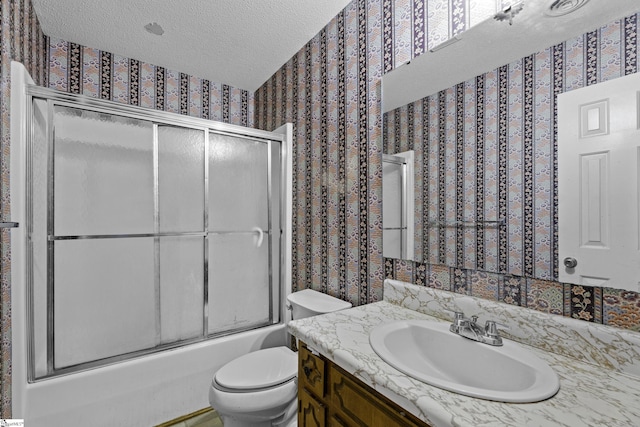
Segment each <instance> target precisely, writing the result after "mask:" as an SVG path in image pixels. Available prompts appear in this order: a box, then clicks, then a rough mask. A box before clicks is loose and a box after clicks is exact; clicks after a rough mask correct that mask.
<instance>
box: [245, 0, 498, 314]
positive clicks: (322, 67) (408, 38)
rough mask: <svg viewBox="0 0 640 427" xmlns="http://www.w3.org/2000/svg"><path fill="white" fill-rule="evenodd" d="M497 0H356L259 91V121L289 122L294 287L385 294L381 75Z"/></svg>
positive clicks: (360, 295) (374, 296) (359, 296)
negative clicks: (291, 165)
mask: <svg viewBox="0 0 640 427" xmlns="http://www.w3.org/2000/svg"><path fill="white" fill-rule="evenodd" d="M501 3H502V2H501V1H486V0H484V1H482V0H431V1H428V2H427V1H423V0H415V1H410V0H395V1H394V0H354V1H352V2H351V3H350V4H349V5H348V6H347V7H346V8H345V9H344V10H343V11H342V12H341V13H339V14H338V15H337V16H336V17H335V18H334V19H333V20H331V22H329V24H328V25H327V26H326V27H325V28H324V29H323V30H322V31H320V32H319V33H318V34H317V35H316V36H315V37H314V38H313V39H312V40H310V41H309V42H308V43H307V44H306V45H305V46H304V47H303V48H302V49H300V51H299V52H298V53H297V54H296V55H294V56H293V57H292V58H291V59H290V60H289V61H288V62H287V63H286V64H285V65H283V66H282V68H280V70H278V71H277V72H276V73H275V74H274V75H273V76H272V77H271V78H270V79H269V80H267V82H265V84H264V85H263V86H262V87H261V88H260V89H258V90H257V91H256V94H255V101H256V110H255V111H256V119H255V123H256V126H257V127H259V128H261V129H266V130H271V129H274V128H276V127H278V126H280V125H281V124H282V123H285V122H293V124H294V129H295V130H294V159H293V161H294V189H295V190H294V200H293V203H294V213H295V215H294V227H293V229H294V230H295V232H294V236H293V247H294V251H293V257H294V259H293V265H294V268H293V277H294V287H295V288H298V289H303V288H307V287H312V288H314V289H319V290H322V291H324V292H328V293H330V294H332V295H337V296H339V297H341V298H344V299H347V300H349V301H351V302H352V303H353V304H356V305H358V304H365V303H368V302H373V301H378V300H380V299H382V281H383V279H384V265H383V259H382V223H381V195H382V169H381V160H380V159H381V157H380V154H381V153H382V144H381V135H382V133H381V131H382V121H381V109H380V101H379V100H380V81H381V77H382V75H383V73H384V72H386V71H389V70H391V69H393V68H394V67H395V66H396V65H400V64H402V63H403V62H405V61H407V60H409V59H411V58H413V57H415V56H417V55H419V54H421V53H423V52H425V51H426V50H427V49H429V48H431V47H433V46H435V45H436V44H439V43H441V42H443V41H445V40H447V39H448V38H450V37H451V36H453V35H455V34H457V33H459V32H461V31H464V30H465V29H466V28H469V26H470V25H473V24H475V23H477V22H479V21H481V20H483V19H485V18H487V17H489V16H491V15H492V14H493V13H495V11H496V8H497V7H499V6H500V5H501Z"/></svg>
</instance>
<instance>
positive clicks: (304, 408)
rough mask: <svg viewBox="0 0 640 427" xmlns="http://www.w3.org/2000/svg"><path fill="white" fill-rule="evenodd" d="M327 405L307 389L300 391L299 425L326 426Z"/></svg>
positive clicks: (309, 426) (303, 426)
mask: <svg viewBox="0 0 640 427" xmlns="http://www.w3.org/2000/svg"><path fill="white" fill-rule="evenodd" d="M325 415H326V408H325V406H324V405H323V404H322V403H320V402H318V401H317V400H316V399H315V398H314V397H313V396H312V395H311V394H310V393H309V392H308V391H307V390H304V389H300V390H299V392H298V426H300V427H325V426H326V424H325Z"/></svg>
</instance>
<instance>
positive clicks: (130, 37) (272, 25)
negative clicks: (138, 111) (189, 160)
mask: <svg viewBox="0 0 640 427" xmlns="http://www.w3.org/2000/svg"><path fill="white" fill-rule="evenodd" d="M32 1H33V5H34V8H35V10H36V14H37V15H38V19H39V20H40V25H41V26H42V30H43V31H44V33H45V34H46V35H48V36H50V37H55V38H61V39H63V40H66V41H69V42H74V43H79V44H81V45H84V46H89V47H92V48H96V49H100V50H105V51H108V52H112V53H114V54H117V55H122V56H125V57H128V58H135V59H138V60H141V61H144V62H148V63H151V64H155V65H160V66H163V67H166V68H169V69H172V70H176V71H180V72H184V73H187V74H191V75H193V76H198V77H202V78H206V79H209V80H211V81H213V82H218V83H224V84H228V85H231V86H234V87H237V88H241V89H246V90H249V91H254V90H256V89H257V88H259V87H260V86H261V85H262V83H264V82H265V81H266V80H267V79H268V78H269V77H271V75H272V74H273V73H275V72H276V71H277V70H278V69H279V68H280V67H281V66H282V65H283V64H284V63H286V62H287V61H288V60H289V59H290V58H291V57H292V56H293V55H294V54H295V53H296V52H297V51H298V50H300V48H302V47H303V46H304V45H305V44H306V43H307V42H308V41H309V40H311V38H313V37H314V36H315V35H316V34H317V33H318V32H319V31H320V30H321V29H322V28H323V27H324V26H325V25H326V24H327V23H328V22H329V21H330V20H331V19H333V17H334V16H336V15H337V14H338V12H340V11H341V10H342V9H343V8H344V7H345V6H346V5H347V4H349V0H109V1H95V0H94V1H91V0H90V1H87V0H32ZM151 22H157V23H158V24H159V25H161V26H162V28H163V29H164V34H163V35H162V36H156V35H153V34H150V33H148V32H147V31H146V30H145V29H144V26H145V25H146V24H148V23H151Z"/></svg>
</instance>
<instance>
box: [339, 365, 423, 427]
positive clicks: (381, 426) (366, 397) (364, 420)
mask: <svg viewBox="0 0 640 427" xmlns="http://www.w3.org/2000/svg"><path fill="white" fill-rule="evenodd" d="M327 395H328V396H327V400H328V403H329V405H330V406H331V408H332V409H333V410H335V411H336V412H339V413H340V417H341V418H342V419H344V420H348V422H349V424H352V423H353V424H354V425H358V426H366V427H395V426H398V427H415V426H424V425H425V424H423V423H421V422H418V423H415V422H413V420H412V419H411V418H410V417H409V415H408V414H406V413H405V412H404V411H402V410H400V409H399V408H397V407H395V406H394V405H393V404H390V403H388V402H386V401H385V400H383V399H384V398H383V397H382V396H377V395H376V394H374V393H372V392H371V391H369V390H368V387H367V386H365V385H363V384H360V383H358V382H357V380H355V378H353V379H352V378H350V377H349V376H348V374H344V373H343V372H341V371H340V370H339V369H337V368H336V367H335V366H334V365H330V367H329V380H328V391H327Z"/></svg>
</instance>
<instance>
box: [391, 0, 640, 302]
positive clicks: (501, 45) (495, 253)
mask: <svg viewBox="0 0 640 427" xmlns="http://www.w3.org/2000/svg"><path fill="white" fill-rule="evenodd" d="M551 3H557V2H552V1H534V0H529V1H526V2H525V4H524V9H523V10H522V11H521V12H520V13H519V14H518V15H517V16H515V17H514V19H513V25H509V23H508V22H504V21H503V22H498V21H496V20H494V19H489V20H487V21H484V22H482V23H480V24H478V25H476V26H474V27H472V28H470V29H468V30H467V31H465V32H463V33H461V34H460V35H458V36H456V38H455V39H452V40H450V41H447V42H445V43H443V44H442V45H440V46H436V48H434V49H432V50H431V51H429V52H426V53H425V54H423V55H420V56H419V57H417V58H414V59H412V60H411V61H410V62H409V63H407V64H405V65H402V66H400V67H398V68H396V69H395V70H393V71H391V72H390V73H388V74H386V75H385V76H384V77H383V79H382V98H383V112H384V117H383V140H384V142H383V152H385V153H386V154H391V155H395V154H397V153H398V152H402V151H408V150H414V151H415V187H416V189H418V190H417V191H416V193H415V197H416V199H415V218H416V220H415V227H416V228H415V233H414V245H413V246H414V254H415V255H414V257H413V258H412V259H414V260H416V261H420V262H424V263H428V264H441V265H448V266H456V267H460V268H465V269H472V270H482V271H488V272H497V273H502V274H511V275H514V276H522V277H531V278H537V279H547V280H558V278H559V272H560V269H561V268H564V265H562V259H560V256H559V253H558V240H559V236H560V235H561V234H562V229H560V227H559V226H558V164H557V148H558V143H559V140H558V128H557V126H558V122H557V103H556V99H557V98H556V97H557V95H559V94H560V93H564V92H569V91H572V90H574V89H577V88H580V87H583V86H589V85H592V84H595V83H598V82H602V81H607V80H611V79H614V78H616V77H620V76H623V75H625V74H628V73H635V72H636V71H637V68H638V67H637V66H636V65H634V67H635V68H633V70H631V71H629V69H628V67H629V66H628V64H629V63H633V64H636V59H635V57H636V55H637V51H636V50H637V39H636V30H635V28H636V27H637V25H638V23H637V22H636V19H634V21H633V22H634V29H633V31H632V34H631V33H630V32H628V31H627V29H626V25H627V22H626V21H625V17H629V16H631V15H632V14H634V13H636V12H637V11H638V10H640V4H638V2H637V1H635V0H623V1H620V2H619V3H618V2H616V7H615V8H612V7H610V6H607V2H596V1H590V2H588V3H585V4H584V5H583V6H582V7H581V8H579V9H578V10H576V11H574V12H572V13H571V14H568V15H564V16H559V17H550V16H548V15H546V14H545V13H546V8H547V7H548V6H549V4H551ZM609 5H610V4H609ZM634 18H635V16H634ZM620 19H622V20H620ZM594 28H599V30H598V31H594V30H593V29H594ZM425 77H426V78H425ZM409 128H411V129H410V130H409ZM383 197H384V200H383V205H384V204H385V203H386V197H385V196H383ZM383 209H384V207H383ZM385 256H386V255H385ZM603 286H612V287H615V288H619V289H633V290H635V291H638V284H637V283H635V284H615V285H603Z"/></svg>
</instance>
